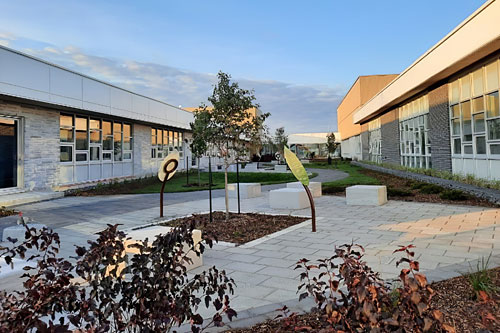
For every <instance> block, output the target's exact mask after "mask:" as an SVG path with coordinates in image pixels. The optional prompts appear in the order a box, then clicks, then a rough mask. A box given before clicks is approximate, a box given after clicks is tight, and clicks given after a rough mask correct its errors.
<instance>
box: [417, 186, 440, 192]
mask: <svg viewBox="0 0 500 333" xmlns="http://www.w3.org/2000/svg"><path fill="white" fill-rule="evenodd" d="M419 191H420V193H424V194H438V193H441V192H442V191H443V188H442V187H441V186H438V185H434V184H424V185H422V186H421V187H420V189H419Z"/></svg>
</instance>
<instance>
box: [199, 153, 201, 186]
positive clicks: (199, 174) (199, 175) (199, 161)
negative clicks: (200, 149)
mask: <svg viewBox="0 0 500 333" xmlns="http://www.w3.org/2000/svg"><path fill="white" fill-rule="evenodd" d="M198 186H201V172H200V157H198Z"/></svg>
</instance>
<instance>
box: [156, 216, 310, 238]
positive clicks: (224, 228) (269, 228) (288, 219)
mask: <svg viewBox="0 0 500 333" xmlns="http://www.w3.org/2000/svg"><path fill="white" fill-rule="evenodd" d="M306 220H308V218H305V217H297V216H290V215H266V214H255V213H241V214H237V213H229V220H228V221H226V213H225V212H213V222H212V223H210V222H209V214H193V215H192V216H189V217H184V218H180V219H175V220H172V221H168V222H166V223H165V224H166V225H168V226H176V225H179V224H180V223H185V222H191V221H194V222H195V223H197V224H198V225H200V229H201V230H202V231H203V230H204V231H207V232H209V233H212V234H215V235H217V238H218V240H219V241H224V242H231V243H236V244H244V243H247V242H250V241H252V240H255V239H258V238H261V237H263V236H266V235H269V234H272V233H274V232H277V231H280V230H283V229H286V228H288V227H290V226H292V225H295V224H298V223H300V222H304V221H306Z"/></svg>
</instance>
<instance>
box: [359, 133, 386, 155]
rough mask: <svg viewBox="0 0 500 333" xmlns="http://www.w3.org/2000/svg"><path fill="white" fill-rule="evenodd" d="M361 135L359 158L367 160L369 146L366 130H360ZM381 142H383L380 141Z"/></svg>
mask: <svg viewBox="0 0 500 333" xmlns="http://www.w3.org/2000/svg"><path fill="white" fill-rule="evenodd" d="M360 137H361V159H362V160H369V159H370V153H369V152H370V147H369V142H368V138H369V135H368V131H364V132H361V134H360ZM382 144H383V143H382Z"/></svg>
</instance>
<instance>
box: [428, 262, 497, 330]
mask: <svg viewBox="0 0 500 333" xmlns="http://www.w3.org/2000/svg"><path fill="white" fill-rule="evenodd" d="M490 273H491V277H492V281H493V282H494V284H495V285H496V286H498V287H500V267H497V268H494V269H492V270H490ZM432 288H433V289H434V291H436V294H435V295H434V297H433V298H432V300H431V304H432V305H433V306H434V307H436V308H437V309H439V310H441V311H442V312H443V314H444V316H445V320H446V321H447V322H448V323H449V324H450V325H452V326H453V327H455V330H456V331H457V333H459V332H460V333H469V332H470V333H472V332H474V333H475V332H500V292H499V291H498V290H497V291H493V292H492V293H491V294H490V295H489V298H490V299H489V300H488V301H487V302H483V301H482V300H481V299H480V298H479V299H478V297H477V296H476V294H475V292H474V290H473V289H472V287H471V285H470V283H469V281H468V280H467V278H466V277H463V276H459V277H456V278H453V279H449V280H444V281H440V282H436V283H433V284H432ZM488 313H490V314H491V315H492V316H493V317H494V318H495V321H493V320H487V319H486V316H487V314H488ZM483 320H485V323H484V324H486V326H485V325H483ZM481 330H482V331H481Z"/></svg>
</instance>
